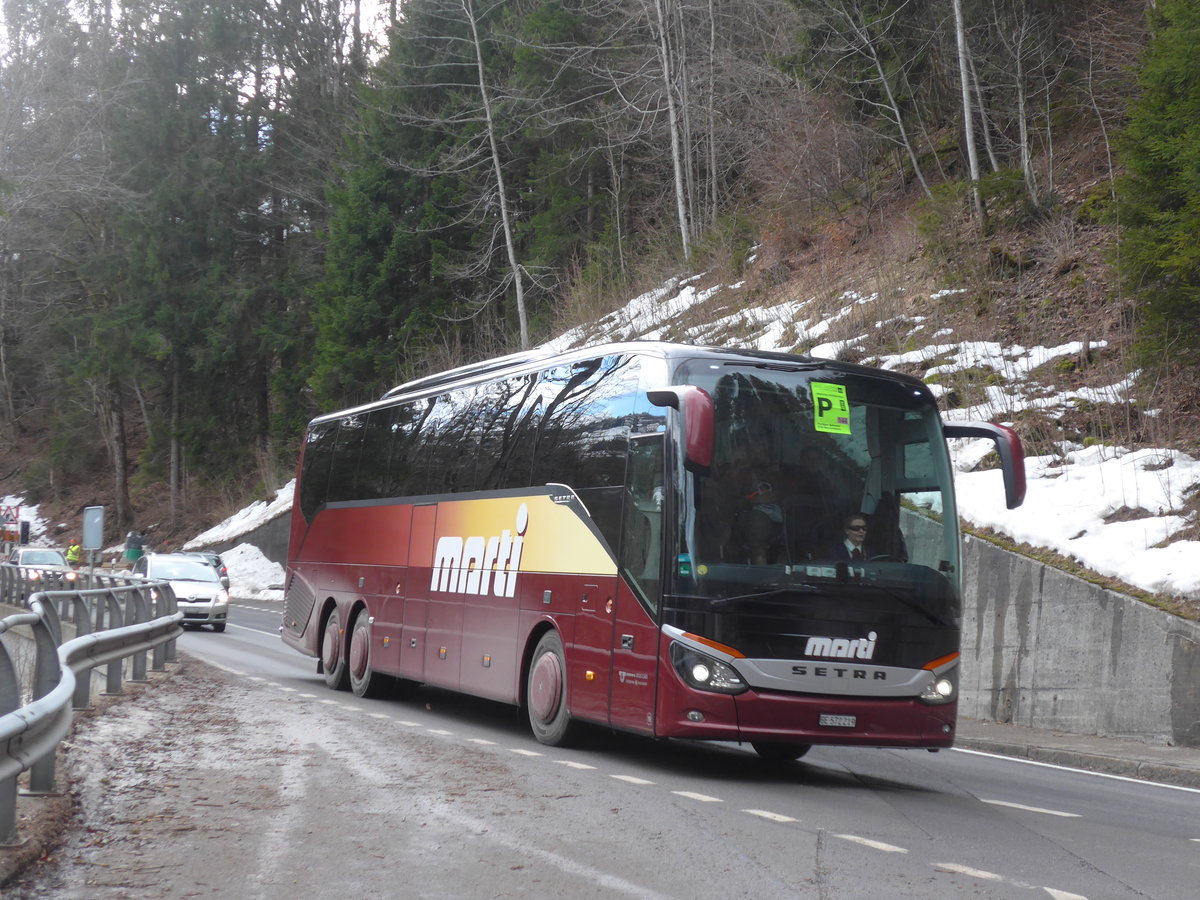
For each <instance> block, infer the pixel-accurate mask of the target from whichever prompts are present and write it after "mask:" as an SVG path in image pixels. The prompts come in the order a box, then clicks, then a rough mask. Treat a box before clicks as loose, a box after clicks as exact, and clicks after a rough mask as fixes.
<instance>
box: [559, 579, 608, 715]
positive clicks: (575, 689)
mask: <svg viewBox="0 0 1200 900" xmlns="http://www.w3.org/2000/svg"><path fill="white" fill-rule="evenodd" d="M616 587H617V579H616V578H615V577H613V576H597V575H586V576H584V577H583V578H581V579H580V580H579V582H578V585H577V593H578V595H579V596H578V601H577V603H576V606H575V639H574V644H573V647H572V653H571V654H570V657H569V659H570V666H571V668H572V669H574V672H572V673H571V675H570V684H571V714H572V715H574V716H578V717H579V718H582V719H587V720H588V721H591V722H603V723H607V722H608V694H609V682H610V681H611V678H612V659H611V656H612V654H611V649H610V648H611V647H612V643H613V610H614V607H615V606H616Z"/></svg>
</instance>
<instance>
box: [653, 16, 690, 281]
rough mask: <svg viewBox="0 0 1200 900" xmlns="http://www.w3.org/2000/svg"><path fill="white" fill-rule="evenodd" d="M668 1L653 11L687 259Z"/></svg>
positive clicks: (684, 192) (677, 207)
mask: <svg viewBox="0 0 1200 900" xmlns="http://www.w3.org/2000/svg"><path fill="white" fill-rule="evenodd" d="M667 2H669V0H654V12H655V15H656V18H657V22H658V28H657V32H658V34H657V37H658V42H657V43H658V62H659V67H660V68H661V70H662V78H663V90H664V91H665V92H666V95H667V123H668V127H669V129H670V133H671V167H672V169H673V170H674V174H675V214H676V216H677V217H678V219H679V239H680V241H681V243H682V246H683V258H684V259H685V260H687V261H689V262H690V261H691V258H692V238H691V229H690V228H689V226H688V211H687V190H686V185H685V183H684V166H683V147H682V146H681V144H682V141H681V138H680V134H679V111H678V110H677V109H676V106H677V104H676V102H675V88H674V86H673V84H672V79H671V49H670V44H669V31H668V28H667V11H666V4H667Z"/></svg>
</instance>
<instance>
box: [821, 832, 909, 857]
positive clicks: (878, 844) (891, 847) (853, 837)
mask: <svg viewBox="0 0 1200 900" xmlns="http://www.w3.org/2000/svg"><path fill="white" fill-rule="evenodd" d="M834 837H835V838H841V839H842V840H843V841H853V842H854V843H856V844H862V845H863V846H864V847H870V848H871V849H872V850H882V851H883V852H884V853H907V852H908V851H907V850H905V849H904V848H903V847H897V846H896V845H895V844H885V843H884V842H883V841H873V840H871V839H870V838H865V837H859V836H858V835H857V834H835V835H834Z"/></svg>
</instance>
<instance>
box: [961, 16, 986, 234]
mask: <svg viewBox="0 0 1200 900" xmlns="http://www.w3.org/2000/svg"><path fill="white" fill-rule="evenodd" d="M953 6H954V37H955V41H956V42H957V44H958V80H959V85H960V86H961V88H962V111H963V142H964V143H965V144H966V145H967V165H968V166H969V167H970V171H971V204H972V206H973V207H974V210H975V224H976V226H977V227H978V228H979V233H980V234H983V233H984V231H985V230H986V227H987V212H986V211H985V210H984V208H983V197H982V195H981V194H980V193H979V155H978V154H977V153H976V152H975V119H974V116H973V115H972V109H971V79H970V74H969V73H970V65H969V64H968V62H967V33H966V30H965V28H964V27H963V14H962V0H953Z"/></svg>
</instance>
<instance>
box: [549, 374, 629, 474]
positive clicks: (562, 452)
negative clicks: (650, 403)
mask: <svg viewBox="0 0 1200 900" xmlns="http://www.w3.org/2000/svg"><path fill="white" fill-rule="evenodd" d="M542 384H543V396H544V397H545V398H546V414H545V417H544V418H543V421H542V422H541V423H540V427H539V428H538V442H537V450H536V453H535V456H534V470H533V483H534V484H547V483H550V482H562V481H564V479H565V478H566V477H569V479H570V480H569V481H567V483H568V484H570V485H571V486H572V487H574V488H576V489H577V490H578V489H580V488H597V487H615V488H619V487H620V486H621V485H622V484H623V483H624V480H625V456H626V447H627V440H628V433H629V422H630V417H631V416H632V414H633V409H634V398H635V395H636V394H637V390H638V367H637V365H636V357H631V356H608V357H604V358H603V359H597V360H591V361H589V362H588V363H581V364H577V365H573V366H557V367H555V368H554V369H549V370H547V371H546V372H544V373H543V377H542Z"/></svg>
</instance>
